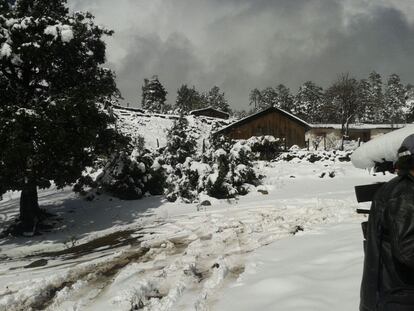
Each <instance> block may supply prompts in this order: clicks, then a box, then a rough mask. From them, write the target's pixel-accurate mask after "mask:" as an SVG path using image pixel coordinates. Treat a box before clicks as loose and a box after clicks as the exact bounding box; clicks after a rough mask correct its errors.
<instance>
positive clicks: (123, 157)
mask: <svg viewBox="0 0 414 311" xmlns="http://www.w3.org/2000/svg"><path fill="white" fill-rule="evenodd" d="M163 180H164V175H163V169H162V167H161V166H158V165H154V157H153V155H151V154H150V153H144V154H139V153H138V152H137V150H134V151H133V152H132V154H130V155H129V154H127V153H125V152H123V153H120V154H118V155H117V156H115V157H114V158H113V159H112V160H111V161H109V162H108V164H107V165H106V167H105V168H104V170H103V172H102V174H101V175H99V176H98V177H97V179H96V184H97V187H98V188H101V189H103V190H104V191H105V192H109V193H111V194H112V195H113V196H115V197H118V198H120V199H123V200H135V199H140V198H142V197H143V196H144V195H145V194H146V193H148V194H152V195H157V194H162V192H163Z"/></svg>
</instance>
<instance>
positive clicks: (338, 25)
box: [69, 0, 414, 109]
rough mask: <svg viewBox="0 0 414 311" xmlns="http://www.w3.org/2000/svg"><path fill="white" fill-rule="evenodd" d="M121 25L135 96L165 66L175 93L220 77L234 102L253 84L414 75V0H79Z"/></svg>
mask: <svg viewBox="0 0 414 311" xmlns="http://www.w3.org/2000/svg"><path fill="white" fill-rule="evenodd" d="M69 5H70V7H71V8H73V9H76V10H89V11H91V12H92V13H93V14H94V15H95V16H96V21H97V22H98V23H99V24H103V25H105V26H107V27H109V28H112V29H114V30H115V34H114V36H113V37H112V38H110V39H108V40H107V43H108V65H109V66H110V67H111V68H112V69H113V70H115V72H116V74H117V82H118V87H119V88H120V90H121V92H122V95H123V96H124V97H125V99H126V101H128V102H130V103H131V104H132V105H134V106H136V105H138V104H139V103H140V97H141V85H142V82H143V79H144V78H145V77H151V76H152V75H155V74H156V75H158V76H159V79H160V81H161V82H162V83H163V84H164V86H165V87H166V88H167V90H168V92H169V94H168V101H169V102H170V103H174V101H175V96H176V90H177V88H178V87H179V86H180V85H181V84H183V83H186V84H190V85H195V86H196V88H197V89H199V90H208V89H210V88H211V87H212V86H213V85H218V86H219V87H220V88H221V89H222V90H224V91H225V92H226V95H227V98H228V99H229V102H230V105H231V106H232V108H234V109H244V108H247V107H248V95H249V91H250V90H251V89H252V88H255V87H258V88H264V87H266V86H276V85H277V84H279V83H283V84H286V85H287V86H288V87H290V88H291V89H292V91H294V92H296V90H297V88H298V87H299V85H300V84H302V83H303V82H305V81H306V80H313V81H315V82H316V83H318V84H320V85H322V86H327V85H328V84H329V83H330V82H331V81H332V80H334V79H335V78H336V77H337V75H338V74H339V73H341V72H349V73H351V74H353V75H354V76H356V77H357V78H362V77H365V76H367V75H368V73H369V72H370V71H372V70H377V71H378V72H380V73H381V74H382V75H384V76H387V75H389V74H390V73H393V72H396V73H398V74H400V76H401V78H402V80H403V82H405V83H408V82H414V1H413V0H116V1H114V0H69Z"/></svg>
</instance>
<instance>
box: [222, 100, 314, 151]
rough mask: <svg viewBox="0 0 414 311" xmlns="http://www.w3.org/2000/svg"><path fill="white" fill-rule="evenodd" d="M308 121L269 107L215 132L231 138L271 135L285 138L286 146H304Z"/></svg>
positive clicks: (308, 127)
mask: <svg viewBox="0 0 414 311" xmlns="http://www.w3.org/2000/svg"><path fill="white" fill-rule="evenodd" d="M309 129H310V126H309V124H308V123H306V122H305V121H303V120H302V119H300V118H298V117H296V116H294V115H293V114H291V113H289V112H287V111H284V110H282V109H280V108H276V107H270V108H267V109H265V110H262V111H259V112H257V113H255V114H253V115H250V116H248V117H246V118H243V119H241V120H239V121H237V122H235V123H233V124H230V125H229V126H227V127H225V128H223V129H221V130H220V131H218V132H216V134H215V135H220V134H223V135H226V136H228V137H229V138H231V139H249V138H251V137H253V136H263V135H272V136H274V137H275V138H280V139H285V145H286V147H287V148H290V147H292V146H293V145H297V146H299V147H302V148H303V147H305V146H306V142H305V133H306V132H307V131H308V130H309Z"/></svg>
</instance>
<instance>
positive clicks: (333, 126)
mask: <svg viewBox="0 0 414 311" xmlns="http://www.w3.org/2000/svg"><path fill="white" fill-rule="evenodd" d="M406 125H407V124H405V123H401V124H381V123H378V124H366V123H358V124H350V125H349V128H350V129H353V130H373V129H400V128H403V127H405V126H406ZM311 127H312V128H313V129H335V130H340V129H341V128H342V125H341V124H338V123H330V124H311Z"/></svg>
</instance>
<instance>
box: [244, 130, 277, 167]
mask: <svg viewBox="0 0 414 311" xmlns="http://www.w3.org/2000/svg"><path fill="white" fill-rule="evenodd" d="M246 144H247V145H248V146H249V147H250V149H251V151H252V152H253V153H254V155H255V157H256V159H258V160H265V161H269V160H272V159H274V158H275V157H276V156H278V155H279V154H280V152H282V150H283V146H282V142H281V140H280V139H279V138H275V137H273V136H271V135H265V136H253V137H251V138H249V139H248V140H246Z"/></svg>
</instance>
